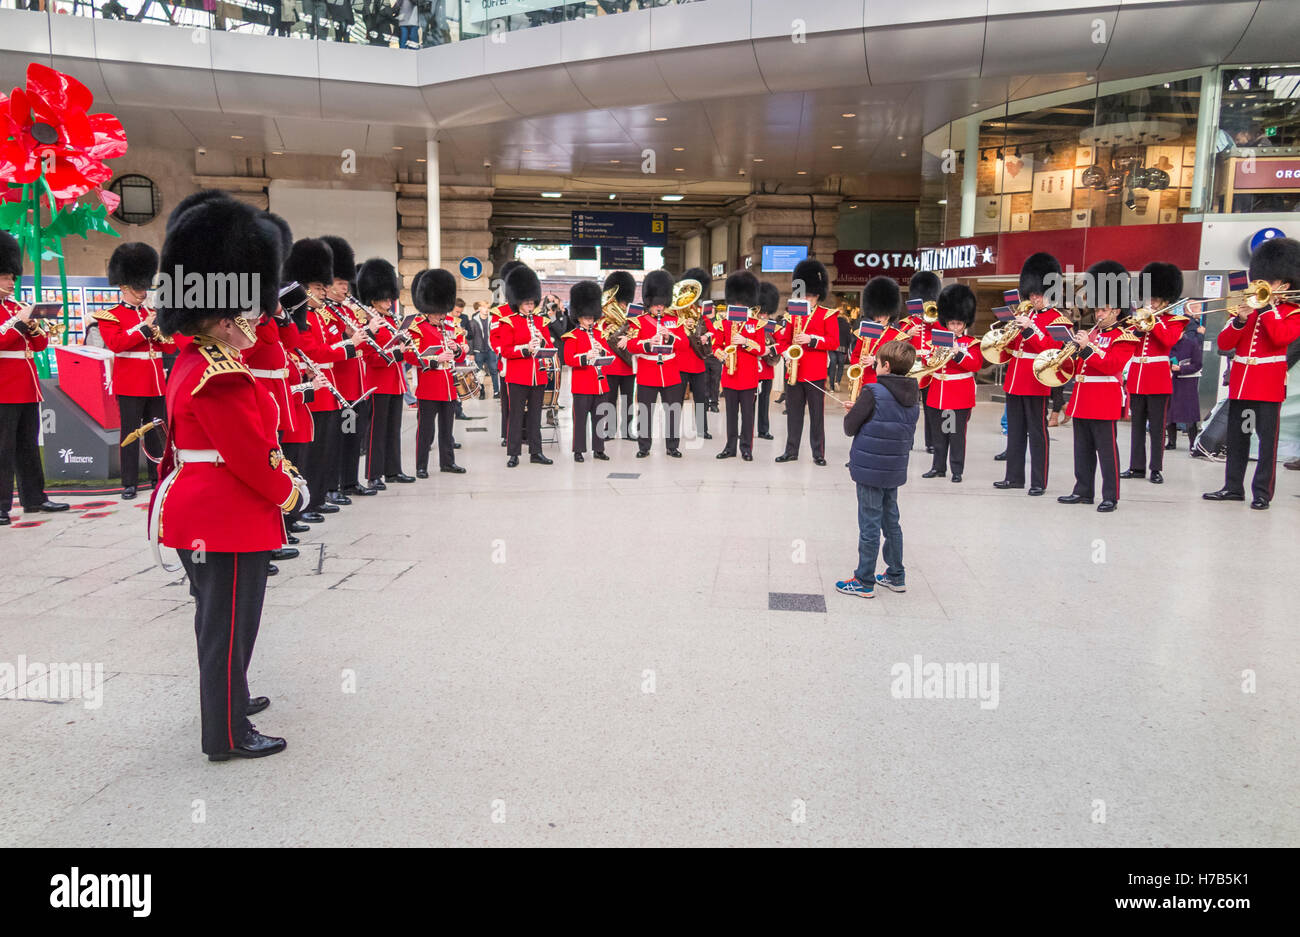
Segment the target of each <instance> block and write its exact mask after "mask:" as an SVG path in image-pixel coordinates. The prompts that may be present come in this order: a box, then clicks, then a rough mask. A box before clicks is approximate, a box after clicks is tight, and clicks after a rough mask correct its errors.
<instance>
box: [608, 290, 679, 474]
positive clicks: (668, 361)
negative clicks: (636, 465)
mask: <svg viewBox="0 0 1300 937" xmlns="http://www.w3.org/2000/svg"><path fill="white" fill-rule="evenodd" d="M672 300H673V275H672V274H671V273H669V272H668V271H667V270H651V271H650V272H649V273H647V274H646V275H645V279H644V280H642V281H641V305H642V306H644V307H645V314H644V315H640V316H637V317H636V320H635V327H634V328H633V329H632V330H631V331H630V332H629V333H628V334H627V335H625V336H624V337H623V338H620V339H619V340H618V343H617V344H616V346H615V347H618V348H624V349H626V350H627V351H630V352H632V354H634V355H636V362H637V365H636V425H637V453H636V457H637V458H638V459H644V458H645V457H646V456H648V455H650V445H651V443H652V441H653V434H654V405H655V402H656V401H659V402H660V403H661V404H662V405H663V409H664V442H665V444H666V446H667V450H668V455H670V456H671V457H673V458H674V459H680V458H681V457H682V453H681V450H680V449H679V448H678V446H679V445H680V444H681V418H682V392H683V391H682V377H681V373H680V372H679V371H678V370H677V350H678V349H679V348H680V347H681V346H682V345H684V344H685V343H686V331H685V329H684V328H683V327H682V324H681V321H680V320H679V319H678V318H677V316H676V314H674V313H671V312H669V311H668V306H669V304H670V303H672Z"/></svg>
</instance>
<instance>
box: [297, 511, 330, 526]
mask: <svg viewBox="0 0 1300 937" xmlns="http://www.w3.org/2000/svg"><path fill="white" fill-rule="evenodd" d="M298 519H299V520H301V521H302V522H303V523H304V524H323V523H325V515H324V514H318V513H317V512H315V511H304V512H303V513H301V514H299V515H298ZM295 526H297V525H295ZM307 529H308V530H310V529H311V528H310V527H308V528H307Z"/></svg>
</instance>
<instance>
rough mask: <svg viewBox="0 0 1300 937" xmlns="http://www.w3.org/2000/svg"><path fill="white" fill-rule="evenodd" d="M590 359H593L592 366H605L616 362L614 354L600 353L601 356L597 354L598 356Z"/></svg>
mask: <svg viewBox="0 0 1300 937" xmlns="http://www.w3.org/2000/svg"><path fill="white" fill-rule="evenodd" d="M590 360H591V364H592V367H597V368H603V367H604V366H605V365H607V364H613V363H614V356H613V355H599V356H597V357H595V358H592V359H590Z"/></svg>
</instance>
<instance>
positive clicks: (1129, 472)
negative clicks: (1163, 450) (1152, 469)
mask: <svg viewBox="0 0 1300 937" xmlns="http://www.w3.org/2000/svg"><path fill="white" fill-rule="evenodd" d="M1119 477H1120V478H1146V477H1147V470H1146V469H1125V470H1124V471H1122V472H1120V473H1119Z"/></svg>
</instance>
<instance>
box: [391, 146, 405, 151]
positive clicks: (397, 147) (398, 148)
mask: <svg viewBox="0 0 1300 937" xmlns="http://www.w3.org/2000/svg"><path fill="white" fill-rule="evenodd" d="M393 149H395V150H402V149H405V147H401V146H395V147H393Z"/></svg>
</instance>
